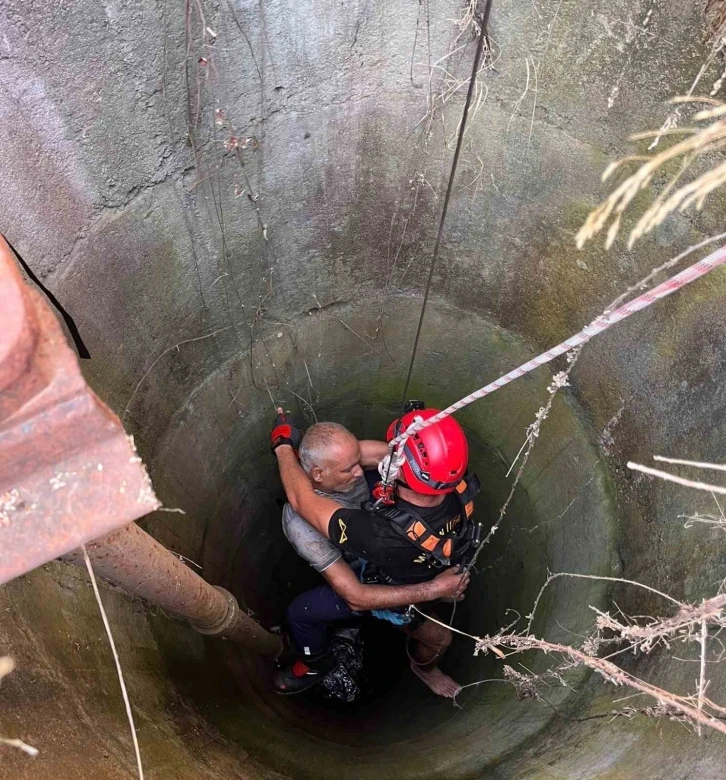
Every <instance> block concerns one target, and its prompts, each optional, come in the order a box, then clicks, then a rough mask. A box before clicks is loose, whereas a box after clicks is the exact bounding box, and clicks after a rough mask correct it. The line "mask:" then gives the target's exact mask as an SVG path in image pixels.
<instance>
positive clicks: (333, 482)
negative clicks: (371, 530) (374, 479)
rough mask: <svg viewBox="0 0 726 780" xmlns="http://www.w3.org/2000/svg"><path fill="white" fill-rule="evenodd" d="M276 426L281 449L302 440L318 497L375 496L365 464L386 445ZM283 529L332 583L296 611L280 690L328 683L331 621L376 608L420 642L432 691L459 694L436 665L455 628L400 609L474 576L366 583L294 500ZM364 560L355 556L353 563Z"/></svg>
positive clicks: (322, 430)
mask: <svg viewBox="0 0 726 780" xmlns="http://www.w3.org/2000/svg"><path fill="white" fill-rule="evenodd" d="M276 431H277V434H276V435H275V434H273V449H277V447H278V446H280V443H281V442H282V440H283V439H286V441H285V442H282V443H289V444H291V445H293V446H294V445H296V444H298V443H299V444H300V451H299V457H300V465H301V467H302V470H303V472H304V473H305V474H306V476H307V481H308V485H309V489H310V488H312V490H311V493H312V492H313V491H314V494H315V495H317V496H320V497H321V498H326V499H328V500H331V501H334V502H335V504H336V505H337V506H338V507H343V508H346V509H350V510H360V509H361V507H362V505H363V503H365V502H366V501H367V499H368V496H369V490H368V484H367V482H366V479H365V476H364V473H363V469H364V468H366V467H372V466H375V465H377V463H378V462H379V461H380V460H381V458H382V457H384V456H385V454H386V453H387V452H388V447H387V445H386V444H385V443H384V442H379V441H360V442H359V441H358V440H357V439H356V438H355V436H353V434H351V433H350V432H349V431H348V430H347V429H346V428H344V427H343V426H342V425H338V424H337V423H318V424H316V425H313V426H312V427H311V428H310V429H309V430H308V431H307V433H306V434H305V436H304V437H303V438H302V442H299V432H297V431H296V430H295V429H294V428H293V427H292V426H290V424H289V423H288V422H287V421H283V422H282V423H281V425H279V426H278V427H277V428H276ZM286 434H287V435H286ZM276 439H279V441H277V442H276ZM284 479H285V477H284V475H283V480H284ZM283 529H284V532H285V535H286V536H287V538H288V540H289V541H290V543H291V544H292V545H293V547H295V549H296V550H297V552H298V553H299V554H300V555H301V557H303V558H304V559H305V560H307V561H308V562H309V563H310V564H311V565H312V566H313V567H314V568H315V569H316V571H318V572H320V573H321V574H322V575H323V577H324V578H325V579H326V580H327V582H328V584H327V585H321V586H319V587H317V588H313V589H312V590H310V591H307V592H306V593H303V594H302V595H301V596H299V597H298V598H297V599H295V601H293V603H292V604H291V605H290V607H289V609H288V612H287V622H288V627H289V629H290V634H291V638H292V641H293V645H294V647H295V649H296V650H297V652H298V653H299V655H300V659H299V660H298V661H297V662H296V663H295V664H293V665H292V666H291V667H289V668H287V669H284V670H282V671H280V672H278V673H277V674H276V675H275V680H274V685H275V690H276V691H277V692H278V693H300V692H302V691H304V690H307V689H308V688H310V687H312V686H313V685H315V684H316V683H317V682H319V681H320V680H322V679H323V678H324V677H325V675H326V674H327V672H329V671H330V670H331V669H332V668H333V666H334V663H335V662H334V659H333V657H332V653H330V650H329V636H328V624H329V623H330V622H332V621H336V620H343V619H347V618H350V617H351V616H352V615H355V614H360V613H361V612H364V611H369V610H370V611H373V614H374V615H376V616H377V617H382V618H384V619H388V620H391V622H394V623H397V624H400V625H402V628H403V629H404V630H405V631H407V632H408V633H410V634H411V635H412V636H413V637H414V638H415V639H416V640H417V641H416V649H415V651H414V652H415V653H416V654H417V657H418V659H421V660H420V661H414V663H413V664H412V668H413V669H414V671H415V672H416V673H417V674H418V676H419V677H420V678H421V679H422V680H423V681H424V682H425V683H426V684H427V685H428V686H429V687H430V688H431V690H433V691H434V692H435V693H437V694H439V695H442V696H453V695H454V693H455V692H456V690H457V689H458V685H457V684H456V683H455V682H454V681H453V680H452V679H451V678H450V677H448V676H447V675H445V674H443V672H441V671H440V670H439V669H438V667H437V666H436V665H435V663H434V662H435V660H436V659H437V658H438V657H439V656H440V655H441V654H442V653H443V651H445V649H446V647H447V646H448V643H449V642H450V635H448V632H445V631H443V630H442V629H439V628H438V627H437V626H435V624H433V623H426V624H424V625H417V626H415V627H414V626H411V627H407V626H405V625H403V623H404V622H405V621H404V620H403V618H402V613H401V612H400V611H398V612H395V611H392V610H395V609H396V608H401V607H405V606H408V605H409V604H415V603H422V602H427V601H433V600H436V599H441V598H458V597H459V596H460V595H461V594H462V593H463V591H464V590H465V589H466V587H467V585H468V583H469V575H468V573H463V574H460V573H459V572H458V567H452V568H448V569H445V570H444V571H443V572H442V573H440V574H438V576H434V574H435V572H432V573H431V574H429V575H424V579H423V581H419V582H416V583H415V584H380V582H377V583H375V584H373V583H371V584H363V583H362V582H361V580H360V573H359V572H357V571H354V570H353V568H351V566H350V565H349V562H347V561H346V560H345V556H344V553H343V551H341V546H344V545H341V546H338V545H336V544H333V542H331V541H330V540H329V539H328V538H327V537H326V535H324V534H323V533H321V531H320V530H318V529H317V528H315V527H314V526H313V525H311V524H310V523H309V522H308V521H306V520H305V519H303V517H301V515H300V514H298V512H296V511H295V509H293V507H292V506H291V505H290V504H286V506H285V508H284V510H283ZM338 542H339V544H340V540H338ZM358 557H360V556H359V555H348V558H349V561H356V560H357V558H358ZM417 579H421V578H417ZM444 634H446V636H444Z"/></svg>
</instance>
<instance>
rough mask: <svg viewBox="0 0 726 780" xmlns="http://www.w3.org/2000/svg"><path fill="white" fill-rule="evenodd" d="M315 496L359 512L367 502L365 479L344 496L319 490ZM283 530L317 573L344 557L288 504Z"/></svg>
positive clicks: (285, 509)
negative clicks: (328, 499) (330, 499)
mask: <svg viewBox="0 0 726 780" xmlns="http://www.w3.org/2000/svg"><path fill="white" fill-rule="evenodd" d="M315 492H316V493H317V494H318V495H319V496H325V497H326V498H332V499H333V501H337V502H338V503H339V504H341V505H342V506H344V507H345V508H346V509H360V508H361V505H362V504H363V502H364V501H368V499H369V498H370V495H369V492H368V483H367V482H366V480H365V477H364V478H362V479H361V480H360V482H358V483H356V484H355V485H354V486H353V487H352V488H351V489H350V490H349V491H348V492H347V493H323V492H322V491H321V490H316V491H315ZM282 530H283V532H284V534H285V536H286V537H287V541H288V542H290V544H291V545H292V546H293V547H294V548H295V551H296V552H297V554H298V555H299V556H300V557H301V558H303V559H304V560H306V561H307V562H308V563H309V564H310V565H311V566H312V567H313V569H315V571H317V572H324V571H325V570H326V569H327V568H329V567H330V566H332V565H333V564H334V563H335V562H336V561H339V560H340V559H341V558H342V557H343V553H342V551H341V550H340V549H339V548H338V547H336V546H335V545H334V544H333V543H332V542H331V541H330V540H329V539H328V538H327V537H325V536H323V535H322V534H321V533H320V531H318V530H317V529H316V528H313V527H312V526H311V525H310V523H308V522H307V520H304V519H303V518H302V517H300V515H299V514H298V513H297V512H296V511H295V510H294V509H293V508H292V507H291V506H290V504H285V506H284V508H283V510H282Z"/></svg>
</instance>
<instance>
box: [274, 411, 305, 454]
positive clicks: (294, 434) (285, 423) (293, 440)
mask: <svg viewBox="0 0 726 780" xmlns="http://www.w3.org/2000/svg"><path fill="white" fill-rule="evenodd" d="M302 437H303V434H302V431H301V430H300V429H299V428H298V427H297V426H296V425H295V421H294V420H293V418H292V417H291V415H290V414H289V413H287V414H286V413H285V412H283V411H279V412H278V414H277V417H275V421H274V422H273V423H272V433H271V434H270V444H271V446H272V451H273V452H274V451H275V450H276V449H277V448H278V447H280V446H282V445H283V444H289V445H290V446H291V447H292V448H293V449H294V450H295V452H297V450H298V448H299V447H300V442H301V441H302Z"/></svg>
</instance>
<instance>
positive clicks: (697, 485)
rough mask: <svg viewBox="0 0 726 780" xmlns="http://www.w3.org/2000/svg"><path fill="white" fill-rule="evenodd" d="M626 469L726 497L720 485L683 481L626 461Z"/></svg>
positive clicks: (725, 488) (658, 470) (724, 488)
mask: <svg viewBox="0 0 726 780" xmlns="http://www.w3.org/2000/svg"><path fill="white" fill-rule="evenodd" d="M628 468H629V469H632V470H633V471H640V472H642V473H643V474H649V475H650V476H651V477H658V478H659V479H663V480H665V481H666V482H675V483H676V484H677V485H683V486H684V487H690V488H695V489H696V490H706V491H711V492H713V493H718V494H719V495H722V496H726V487H721V486H720V485H710V484H709V483H707V482H695V481H694V480H692V479H684V478H683V477H677V476H676V475H675V474H669V473H668V472H667V471H661V470H660V469H652V468H650V467H649V466H642V465H641V464H639V463H633V462H632V461H628Z"/></svg>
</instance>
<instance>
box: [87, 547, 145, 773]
mask: <svg viewBox="0 0 726 780" xmlns="http://www.w3.org/2000/svg"><path fill="white" fill-rule="evenodd" d="M81 550H83V559H84V560H85V562H86V569H88V576H89V577H90V578H91V585H93V593H94V595H95V596H96V601H97V602H98V609H99V611H100V612H101V619H102V620H103V625H104V628H105V629H106V635H107V636H108V643H109V644H110V645H111V652H112V653H113V660H114V661H115V662H116V672H117V674H118V681H119V685H120V686H121V695H122V696H123V699H124V705H125V707H126V717H127V718H128V719H129V726H130V728H131V739H132V741H133V743H134V752H135V753H136V767H137V769H138V771H139V780H144V769H143V767H142V766H141V751H140V750H139V740H138V739H137V737H136V727H135V726H134V715H133V713H132V712H131V702H130V701H129V694H128V691H127V690H126V683H125V682H124V673H123V671H122V669H121V661H120V660H119V657H118V653H117V652H116V643H115V642H114V641H113V634H112V633H111V626H110V625H109V622H108V617H106V610H105V609H104V608H103V602H102V601H101V594H100V593H99V592H98V584H97V582H96V575H95V574H94V571H93V566H91V559H90V558H89V557H88V552H87V551H86V546H85V545H84V544H82V545H81Z"/></svg>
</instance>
